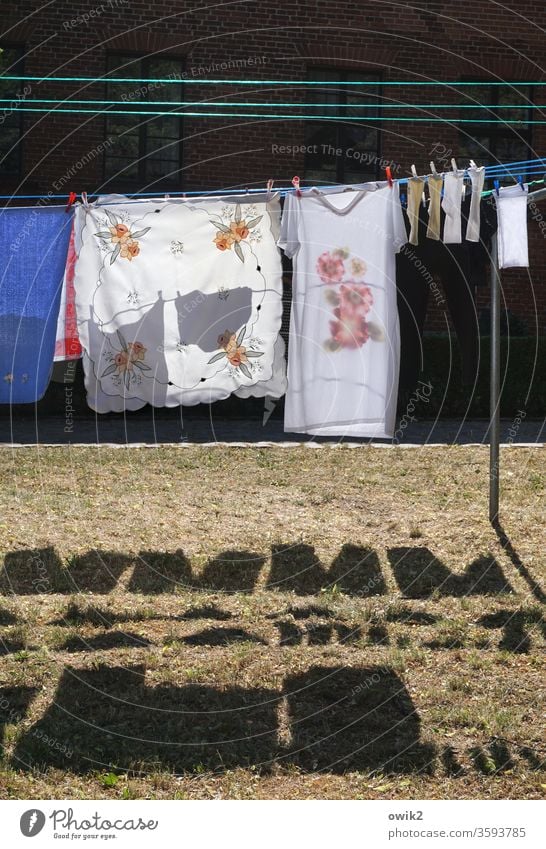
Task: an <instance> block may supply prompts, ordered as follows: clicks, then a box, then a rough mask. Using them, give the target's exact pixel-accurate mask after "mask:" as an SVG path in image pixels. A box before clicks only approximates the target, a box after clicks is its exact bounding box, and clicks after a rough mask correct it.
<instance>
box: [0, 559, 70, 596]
mask: <svg viewBox="0 0 546 849" xmlns="http://www.w3.org/2000/svg"><path fill="white" fill-rule="evenodd" d="M67 591H68V581H67V573H66V569H65V568H64V567H63V564H62V563H61V560H60V558H59V556H58V554H57V553H56V551H55V549H54V548H51V547H48V548H28V549H21V550H19V551H10V552H8V553H7V554H6V556H5V557H4V565H3V568H2V571H1V572H0V592H1V593H3V595H12V594H13V595H41V594H47V593H58V592H67Z"/></svg>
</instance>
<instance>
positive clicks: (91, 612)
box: [51, 602, 233, 628]
mask: <svg viewBox="0 0 546 849" xmlns="http://www.w3.org/2000/svg"><path fill="white" fill-rule="evenodd" d="M232 618H233V614H232V613H230V611H229V610H222V609H221V608H219V607H217V606H216V605H214V604H205V605H201V606H192V607H189V608H188V609H187V610H185V611H184V612H182V613H151V612H150V611H149V610H144V611H128V612H123V613H120V612H118V611H114V610H111V609H110V608H108V607H100V606H99V605H92V604H76V603H74V602H71V603H70V604H69V605H68V607H67V608H66V610H65V612H64V613H63V614H61V616H59V617H57V618H56V619H54V620H53V621H52V622H51V624H52V625H59V626H62V627H66V626H67V625H68V626H70V625H73V626H79V625H94V626H95V627H97V628H113V627H114V626H115V625H124V624H126V623H128V622H156V621H160V622H165V621H167V622H186V621H193V620H195V619H213V620H215V621H218V622H226V621H227V620H229V619H232Z"/></svg>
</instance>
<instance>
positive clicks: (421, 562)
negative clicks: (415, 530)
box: [387, 546, 513, 598]
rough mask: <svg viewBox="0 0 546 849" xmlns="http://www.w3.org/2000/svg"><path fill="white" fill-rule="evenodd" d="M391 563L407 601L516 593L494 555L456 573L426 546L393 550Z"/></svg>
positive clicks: (389, 557) (390, 558) (389, 556)
mask: <svg viewBox="0 0 546 849" xmlns="http://www.w3.org/2000/svg"><path fill="white" fill-rule="evenodd" d="M387 556H388V559H389V563H390V565H391V568H392V570H393V572H394V577H395V579H396V582H397V584H398V586H399V588H400V591H401V592H402V594H403V595H404V596H405V597H406V598H427V597H429V596H431V595H432V594H433V593H436V594H438V595H440V596H466V595H499V594H503V593H511V592H513V590H512V587H511V586H510V583H509V582H508V580H507V579H506V578H505V576H504V572H503V571H502V569H501V567H500V566H499V564H498V563H497V561H496V560H495V558H494V557H492V556H489V555H487V556H482V557H478V558H476V559H475V560H473V561H472V562H471V563H470V564H469V565H468V566H466V568H465V570H464V572H462V573H460V574H457V573H455V572H452V571H451V569H450V568H449V567H448V566H446V565H445V563H442V561H441V560H439V559H438V558H437V557H435V556H434V554H433V553H432V552H431V551H430V549H429V548H426V547H424V546H423V547H408V548H406V547H404V548H390V549H389V550H388V552H387Z"/></svg>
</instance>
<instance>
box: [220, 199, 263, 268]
mask: <svg viewBox="0 0 546 849" xmlns="http://www.w3.org/2000/svg"><path fill="white" fill-rule="evenodd" d="M251 208H252V207H249V208H248V209H251ZM226 212H227V213H228V214H225V213H226ZM254 212H257V210H256V208H255V207H254ZM262 218H263V215H258V216H256V215H255V216H254V217H250V216H249V215H248V214H247V210H245V214H244V215H243V212H242V210H241V204H239V203H238V204H236V206H235V209H234V210H233V208H232V207H223V208H222V218H220V217H219V216H212V215H211V216H210V220H211V223H212V224H213V225H214V227H215V228H216V231H217V232H216V235H215V236H214V239H213V242H214V244H215V245H216V247H217V249H218V250H219V251H230V250H232V249H233V251H234V253H235V254H236V255H237V256H238V258H239V259H240V260H241V262H244V261H245V255H244V253H243V248H242V245H243V244H245V243H246V244H248V242H249V241H250V239H249V237H250V236H251V231H252V230H254V228H255V227H257V225H258V224H259V223H260V221H261V220H262ZM255 241H256V240H255Z"/></svg>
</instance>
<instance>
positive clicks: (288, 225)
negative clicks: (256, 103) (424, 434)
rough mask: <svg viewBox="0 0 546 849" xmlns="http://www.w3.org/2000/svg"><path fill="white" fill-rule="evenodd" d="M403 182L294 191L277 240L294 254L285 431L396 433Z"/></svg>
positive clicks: (381, 435)
mask: <svg viewBox="0 0 546 849" xmlns="http://www.w3.org/2000/svg"><path fill="white" fill-rule="evenodd" d="M406 241H407V235H406V228H405V225H404V218H403V213H402V209H401V206H400V197H399V190H398V185H397V184H394V185H393V186H392V187H390V186H389V185H388V184H383V183H379V184H377V183H368V184H363V185H362V186H359V187H356V190H352V191H343V190H340V189H338V188H335V189H322V190H320V191H319V190H317V189H309V190H306V191H303V192H302V196H301V197H299V198H298V197H296V196H295V195H290V196H288V197H287V198H286V205H285V208H284V212H283V218H282V222H281V238H280V240H279V243H278V244H279V245H280V247H281V248H283V250H284V251H285V253H286V254H287V255H288V256H290V257H292V258H293V263H294V276H293V300H292V312H291V317H290V339H289V352H288V390H287V396H286V406H285V430H286V431H291V432H297V433H309V434H314V435H326V436H329V435H336V436H356V437H376V438H391V437H392V436H393V433H394V428H395V417H396V399H397V391H398V371H399V361H400V333H399V326H398V310H397V303H396V270H395V267H396V259H395V255H396V253H397V252H398V251H399V250H400V248H401V247H402V245H404V244H405V243H406Z"/></svg>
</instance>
